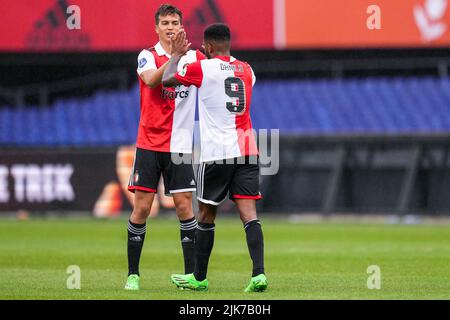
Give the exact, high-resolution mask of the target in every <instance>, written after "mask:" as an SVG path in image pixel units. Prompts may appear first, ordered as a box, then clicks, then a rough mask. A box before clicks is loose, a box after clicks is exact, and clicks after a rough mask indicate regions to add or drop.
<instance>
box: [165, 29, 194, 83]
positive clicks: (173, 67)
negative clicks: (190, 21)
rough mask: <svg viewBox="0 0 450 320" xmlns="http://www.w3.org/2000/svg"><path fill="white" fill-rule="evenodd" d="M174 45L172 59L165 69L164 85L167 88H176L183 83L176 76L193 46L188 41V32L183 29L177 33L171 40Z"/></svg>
mask: <svg viewBox="0 0 450 320" xmlns="http://www.w3.org/2000/svg"><path fill="white" fill-rule="evenodd" d="M171 45H172V57H171V58H170V60H169V61H168V62H167V66H166V68H165V69H164V72H163V76H162V84H163V85H164V86H165V87H176V86H179V85H181V84H182V83H181V82H180V81H178V80H177V79H176V78H175V74H176V73H177V70H178V63H179V62H180V59H181V57H182V56H184V55H185V54H186V52H187V51H188V50H189V48H190V47H191V44H190V43H188V41H187V40H186V32H185V31H184V30H183V29H182V30H180V31H179V32H177V33H176V34H175V35H174V36H173V37H172V39H171Z"/></svg>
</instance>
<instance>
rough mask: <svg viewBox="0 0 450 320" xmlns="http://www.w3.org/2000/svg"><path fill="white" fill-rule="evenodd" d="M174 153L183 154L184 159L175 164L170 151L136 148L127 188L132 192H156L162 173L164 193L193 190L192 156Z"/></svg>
mask: <svg viewBox="0 0 450 320" xmlns="http://www.w3.org/2000/svg"><path fill="white" fill-rule="evenodd" d="M176 155H177V156H181V157H183V156H184V157H183V159H184V160H185V161H183V163H181V164H175V163H174V162H173V161H172V153H170V152H158V151H151V150H145V149H140V148H136V156H135V158H134V165H133V172H132V173H131V176H130V181H129V183H128V190H129V191H131V192H133V193H134V192H135V190H140V191H146V192H153V193H156V192H157V188H158V182H159V178H160V177H161V174H162V175H163V178H164V189H165V194H166V195H171V194H173V193H180V192H193V191H195V180H194V169H193V167H192V157H190V155H187V154H184V155H183V154H176ZM178 159H180V158H178ZM177 163H178V161H177Z"/></svg>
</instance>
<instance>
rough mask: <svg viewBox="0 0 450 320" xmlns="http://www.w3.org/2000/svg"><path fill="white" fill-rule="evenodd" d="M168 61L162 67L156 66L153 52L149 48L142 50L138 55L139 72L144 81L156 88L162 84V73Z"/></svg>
mask: <svg viewBox="0 0 450 320" xmlns="http://www.w3.org/2000/svg"><path fill="white" fill-rule="evenodd" d="M166 66H167V63H165V64H164V65H162V66H161V67H160V68H158V67H156V61H155V57H154V56H153V54H152V53H151V52H150V51H148V50H142V52H141V53H140V54H139V57H138V68H137V73H138V75H139V77H140V78H141V79H142V81H143V82H144V83H145V84H146V85H147V86H148V87H150V88H156V87H157V86H159V85H160V84H161V80H162V75H163V73H164V70H165V68H166Z"/></svg>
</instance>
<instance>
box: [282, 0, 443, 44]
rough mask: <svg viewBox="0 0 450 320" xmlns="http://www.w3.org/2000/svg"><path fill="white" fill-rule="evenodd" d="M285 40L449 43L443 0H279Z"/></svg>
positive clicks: (289, 41) (310, 41)
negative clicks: (283, 7)
mask: <svg viewBox="0 0 450 320" xmlns="http://www.w3.org/2000/svg"><path fill="white" fill-rule="evenodd" d="M284 1H285V3H284V4H285V13H286V14H285V19H286V21H285V26H286V32H285V36H286V38H285V46H286V47H287V48H317V47H327V48H330V47H331V48H333V47H428V46H450V31H449V28H450V3H449V2H450V1H449V0H345V1H336V0H314V1H311V0H284Z"/></svg>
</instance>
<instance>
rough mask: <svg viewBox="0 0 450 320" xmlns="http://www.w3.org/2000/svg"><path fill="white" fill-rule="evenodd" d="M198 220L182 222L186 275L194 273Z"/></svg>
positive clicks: (182, 243) (181, 235)
mask: <svg viewBox="0 0 450 320" xmlns="http://www.w3.org/2000/svg"><path fill="white" fill-rule="evenodd" d="M196 230H197V220H195V217H193V218H191V219H188V220H183V221H181V220H180V239H181V247H182V248H183V257H184V273H185V274H188V273H193V272H194V267H195V232H196Z"/></svg>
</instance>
